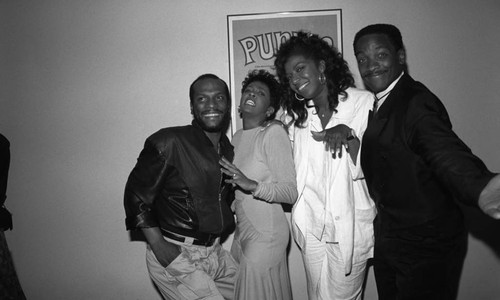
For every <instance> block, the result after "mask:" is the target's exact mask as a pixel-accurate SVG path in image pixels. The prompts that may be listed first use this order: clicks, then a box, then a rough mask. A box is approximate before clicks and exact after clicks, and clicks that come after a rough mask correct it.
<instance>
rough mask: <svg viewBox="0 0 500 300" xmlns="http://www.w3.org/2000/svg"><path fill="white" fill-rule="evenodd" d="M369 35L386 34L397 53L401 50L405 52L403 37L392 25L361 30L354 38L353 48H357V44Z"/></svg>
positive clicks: (369, 26) (374, 25)
mask: <svg viewBox="0 0 500 300" xmlns="http://www.w3.org/2000/svg"><path fill="white" fill-rule="evenodd" d="M369 34H385V35H386V36H387V37H388V38H389V40H390V41H391V43H392V45H393V46H394V48H395V49H396V52H397V51H399V50H404V44H403V37H402V36H401V32H400V31H399V29H398V28H397V27H396V26H394V25H391V24H372V25H368V26H366V27H365V28H363V29H361V30H360V31H358V33H356V35H355V36H354V42H353V43H352V45H353V47H354V48H356V43H357V42H358V41H359V39H360V38H362V37H363V36H365V35H369Z"/></svg>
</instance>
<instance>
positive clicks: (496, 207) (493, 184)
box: [478, 174, 500, 220]
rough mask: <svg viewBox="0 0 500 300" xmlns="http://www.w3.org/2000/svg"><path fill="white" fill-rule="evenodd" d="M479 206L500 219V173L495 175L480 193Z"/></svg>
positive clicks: (486, 212) (489, 214)
mask: <svg viewBox="0 0 500 300" xmlns="http://www.w3.org/2000/svg"><path fill="white" fill-rule="evenodd" d="M478 205H479V208H481V210H482V211H483V212H484V213H485V214H487V215H488V216H490V217H492V218H494V219H497V220H498V219H500V174H498V175H496V176H495V177H493V178H492V179H491V180H490V182H488V184H487V185H486V187H485V188H484V189H483V191H482V192H481V195H479V201H478Z"/></svg>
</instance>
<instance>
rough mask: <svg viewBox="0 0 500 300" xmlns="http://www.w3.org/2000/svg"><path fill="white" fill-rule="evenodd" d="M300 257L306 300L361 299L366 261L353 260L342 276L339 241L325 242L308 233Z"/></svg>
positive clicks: (342, 268) (342, 266)
mask: <svg viewBox="0 0 500 300" xmlns="http://www.w3.org/2000/svg"><path fill="white" fill-rule="evenodd" d="M306 238H307V241H306V246H305V247H304V248H305V249H303V250H302V258H303V259H304V266H305V269H306V278H307V293H308V295H309V300H361V294H362V291H363V281H364V278H365V271H366V264H367V261H362V262H358V263H353V266H352V271H351V273H350V274H349V275H345V271H344V262H343V260H342V255H341V252H340V247H339V244H338V243H325V242H322V241H319V240H318V239H317V238H316V237H314V236H313V235H310V234H308V235H307V237H306Z"/></svg>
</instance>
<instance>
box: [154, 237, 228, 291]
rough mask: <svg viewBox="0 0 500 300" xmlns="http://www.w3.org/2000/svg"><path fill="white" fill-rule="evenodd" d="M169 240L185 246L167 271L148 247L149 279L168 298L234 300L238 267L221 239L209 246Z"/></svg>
mask: <svg viewBox="0 0 500 300" xmlns="http://www.w3.org/2000/svg"><path fill="white" fill-rule="evenodd" d="M166 240H168V241H169V242H171V243H174V244H177V245H180V246H181V247H182V253H181V254H180V255H179V256H178V257H177V258H176V259H175V260H174V261H172V263H171V264H170V265H169V266H167V267H166V268H164V267H163V266H162V265H161V264H160V263H159V262H158V260H157V259H156V257H155V255H154V253H153V251H152V250H151V249H150V248H149V246H148V248H147V251H146V263H147V266H148V270H149V276H150V277H151V279H152V280H153V282H154V283H155V285H156V286H157V287H158V289H159V290H160V292H161V294H162V295H163V297H164V298H165V299H169V300H170V299H172V300H195V299H203V300H224V299H226V300H228V299H233V293H234V283H235V280H236V275H237V265H236V262H235V261H234V259H233V258H232V257H231V254H230V253H229V252H228V251H227V250H225V249H224V248H222V246H221V245H220V243H219V240H217V241H216V242H215V243H214V244H213V245H212V246H210V247H205V246H196V245H185V244H183V243H179V242H177V241H174V240H171V239H167V238H166Z"/></svg>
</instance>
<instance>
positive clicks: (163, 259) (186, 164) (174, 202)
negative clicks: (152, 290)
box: [124, 74, 236, 299]
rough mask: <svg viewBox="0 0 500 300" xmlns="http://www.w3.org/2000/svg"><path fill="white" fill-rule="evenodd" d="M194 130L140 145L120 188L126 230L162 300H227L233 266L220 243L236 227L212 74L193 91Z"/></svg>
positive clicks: (224, 96)
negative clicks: (137, 235) (141, 246)
mask: <svg viewBox="0 0 500 300" xmlns="http://www.w3.org/2000/svg"><path fill="white" fill-rule="evenodd" d="M189 97H190V99H191V112H192V114H193V117H194V120H193V121H192V123H191V125H187V126H180V127H170V128H164V129H161V130H159V131H158V132H156V133H154V134H153V135H151V136H150V137H149V138H148V139H147V140H146V142H145V145H144V149H143V150H142V152H141V154H140V156H139V158H138V161H137V164H136V166H135V167H134V169H133V170H132V172H131V174H130V176H129V178H128V181H127V185H126V187H125V197H124V198H125V200H124V204H125V212H126V217H127V218H126V226H127V229H128V230H136V229H140V230H141V231H142V233H143V234H144V236H145V238H146V240H147V242H148V250H147V253H146V258H147V265H148V270H149V274H150V276H151V279H152V280H153V281H154V283H155V284H156V286H157V287H158V289H159V290H160V292H161V293H162V295H163V297H165V298H166V299H194V298H196V299H224V298H225V299H232V296H233V286H234V277H235V275H236V264H235V262H234V260H233V259H232V257H231V256H230V254H229V252H228V251H226V250H225V249H223V248H222V247H221V245H220V243H219V237H220V236H221V235H222V234H225V233H226V231H227V230H228V229H229V228H232V227H233V226H232V225H233V224H234V218H233V215H232V212H231V209H230V201H231V200H232V191H231V190H232V189H231V186H230V185H228V184H227V183H225V179H224V178H223V176H224V175H223V174H222V173H221V171H220V166H219V163H218V161H219V159H220V157H222V156H224V157H226V158H227V159H229V160H232V159H233V154H234V153H233V147H232V146H231V144H230V142H229V140H228V138H227V137H226V135H225V134H224V132H225V130H226V129H227V125H228V124H229V112H230V96H229V90H228V87H227V85H226V83H225V82H224V81H223V80H221V79H220V78H218V77H217V76H215V75H213V74H205V75H202V76H200V77H198V78H197V79H196V80H195V81H194V82H193V83H192V84H191V87H190V91H189Z"/></svg>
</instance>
